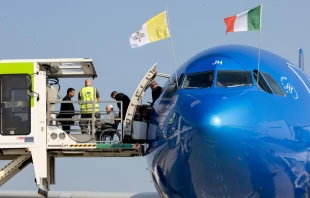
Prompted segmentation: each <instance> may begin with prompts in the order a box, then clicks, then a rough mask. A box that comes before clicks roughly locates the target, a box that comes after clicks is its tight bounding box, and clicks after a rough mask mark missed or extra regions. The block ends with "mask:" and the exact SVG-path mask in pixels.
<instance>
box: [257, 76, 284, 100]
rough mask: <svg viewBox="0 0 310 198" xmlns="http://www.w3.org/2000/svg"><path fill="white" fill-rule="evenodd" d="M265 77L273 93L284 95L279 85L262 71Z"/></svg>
mask: <svg viewBox="0 0 310 198" xmlns="http://www.w3.org/2000/svg"><path fill="white" fill-rule="evenodd" d="M262 73H263V75H264V77H265V79H266V80H267V82H268V83H269V85H270V87H271V89H272V90H273V92H274V93H275V94H278V95H280V96H285V94H284V92H283V90H282V89H281V87H280V85H279V84H278V83H277V82H276V81H275V80H274V79H273V78H272V76H270V75H269V74H268V73H265V72H262Z"/></svg>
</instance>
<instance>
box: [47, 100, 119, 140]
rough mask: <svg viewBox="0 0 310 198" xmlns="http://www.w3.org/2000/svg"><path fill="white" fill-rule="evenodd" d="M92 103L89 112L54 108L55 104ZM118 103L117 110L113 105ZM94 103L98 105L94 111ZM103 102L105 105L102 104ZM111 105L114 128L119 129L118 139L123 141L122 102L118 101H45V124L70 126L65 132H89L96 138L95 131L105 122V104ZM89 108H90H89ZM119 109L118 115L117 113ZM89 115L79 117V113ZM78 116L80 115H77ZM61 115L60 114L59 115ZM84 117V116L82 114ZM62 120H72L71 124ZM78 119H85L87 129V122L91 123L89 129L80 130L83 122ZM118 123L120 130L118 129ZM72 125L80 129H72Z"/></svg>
mask: <svg viewBox="0 0 310 198" xmlns="http://www.w3.org/2000/svg"><path fill="white" fill-rule="evenodd" d="M61 103H62V104H68V103H71V104H76V103H77V104H78V105H81V104H92V109H91V110H92V112H91V113H83V112H81V110H80V109H79V110H76V109H75V110H74V111H60V107H59V110H55V105H56V104H61ZM118 103H120V106H121V108H120V109H118V110H117V111H116V110H115V107H116V106H117V104H118ZM95 104H98V105H99V111H95ZM102 104H105V105H102ZM110 104H111V105H113V111H114V113H115V114H116V118H115V119H114V123H115V124H116V126H117V128H116V132H118V131H120V134H119V135H120V136H119V141H120V142H122V141H123V119H122V118H123V112H122V111H121V109H123V103H122V102H121V101H120V102H118V101H100V102H97V101H78V100H77V101H73V100H72V101H60V100H59V101H47V125H48V126H70V130H69V131H66V132H70V133H71V132H81V133H88V134H89V133H90V134H91V135H92V138H93V139H96V138H95V137H96V132H97V130H98V129H100V127H101V126H102V124H104V123H106V122H105V119H104V116H105V115H107V112H106V109H105V108H106V106H107V105H110ZM100 107H101V108H104V110H101V109H100ZM89 110H90V109H89ZM119 111H120V114H121V115H120V117H118V115H119ZM68 114H71V115H74V116H73V117H71V118H58V117H59V116H58V115H68ZM86 114H87V115H89V114H90V115H91V117H90V118H81V115H86ZM79 116H80V117H79ZM96 116H97V117H96ZM60 117H62V116H60ZM83 117H84V116H83ZM64 121H67V122H72V124H70V123H69V124H65V122H64ZM76 121H79V122H78V124H76ZM80 121H85V122H86V123H85V124H86V128H87V129H88V124H89V122H90V123H91V127H90V128H91V129H90V130H87V131H82V126H84V123H81V122H80ZM119 125H120V130H118V128H119ZM72 127H73V128H74V127H79V128H80V129H72Z"/></svg>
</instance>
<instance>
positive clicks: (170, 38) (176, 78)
mask: <svg viewBox="0 0 310 198" xmlns="http://www.w3.org/2000/svg"><path fill="white" fill-rule="evenodd" d="M166 18H167V25H168V32H169V40H170V46H171V52H172V59H173V66H174V73H175V81H176V84H177V88H178V87H179V85H178V75H177V71H176V66H175V56H174V50H173V44H172V36H171V30H170V23H169V17H168V0H167V1H166Z"/></svg>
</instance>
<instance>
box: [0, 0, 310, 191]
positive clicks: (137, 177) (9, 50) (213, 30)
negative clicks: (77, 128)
mask: <svg viewBox="0 0 310 198" xmlns="http://www.w3.org/2000/svg"><path fill="white" fill-rule="evenodd" d="M166 2H167V0H157V1H145V0H144V1H143V0H135V1H129V0H113V1H112V0H110V1H108V0H91V1H90V0H67V1H61V0H58V1H55V0H54V1H40V0H27V1H17V0H1V2H0V44H1V45H0V58H1V59H24V58H85V57H87V58H92V59H93V60H94V64H95V67H96V69H97V73H98V76H99V77H98V78H97V79H95V81H94V82H93V85H94V86H95V87H97V88H98V90H99V92H100V95H101V98H102V100H111V98H110V93H111V92H112V91H113V90H116V91H118V92H123V93H125V94H127V95H128V96H129V97H131V96H132V94H133V92H134V90H135V89H136V87H137V85H138V84H139V82H140V80H141V78H142V77H143V76H144V75H145V73H146V72H147V71H148V69H149V68H150V67H151V66H152V65H153V64H154V63H156V62H157V63H158V66H157V69H158V71H159V72H161V73H169V74H170V73H173V61H172V56H171V48H170V42H169V40H168V39H166V40H163V41H159V42H156V43H152V44H148V45H145V46H143V47H140V48H135V49H131V47H130V45H129V41H128V38H129V36H130V34H131V33H133V32H134V31H136V30H137V29H138V28H139V27H140V26H141V25H142V24H143V23H144V22H145V21H146V20H148V19H149V18H151V17H153V16H155V15H156V14H158V13H160V12H162V11H163V10H164V9H165V3H166ZM259 4H260V1H259V0H252V1H249V0H234V1H231V0H213V1H208V0H191V1H189V0H169V1H168V9H169V10H168V15H169V21H170V26H171V29H170V30H171V33H172V39H173V44H174V51H175V57H176V65H177V67H178V66H179V65H180V64H182V63H183V62H185V61H186V60H187V59H189V58H190V57H192V56H193V55H195V54H196V53H198V52H200V51H202V50H204V49H207V48H210V47H213V46H217V45H223V44H232V43H235V44H244V45H251V46H258V41H259V40H258V35H259V34H258V32H240V33H229V34H228V35H226V34H225V24H224V21H223V19H224V18H225V17H228V16H231V15H234V14H238V13H241V12H243V11H245V10H248V9H250V8H253V7H256V6H257V5H259ZM309 7H310V1H309V0H294V1H293V0H265V1H264V8H263V27H262V30H263V36H262V45H261V46H262V48H264V49H268V50H270V51H272V52H275V53H277V54H279V55H281V56H283V57H285V58H287V59H289V60H291V61H292V62H294V63H296V64H298V50H299V49H300V48H303V49H304V53H305V63H306V64H305V67H306V69H305V70H306V72H307V73H308V74H309V73H310V68H309V67H307V66H306V65H308V62H309V61H310V58H309V57H310V41H309V32H310V28H309V27H310V26H309V24H308V23H309V22H308V20H306V19H309V18H310V12H309ZM83 80H84V79H77V80H76V79H75V80H70V81H69V80H61V87H62V89H61V94H62V96H64V95H65V92H66V90H67V88H68V87H74V88H75V89H80V88H81V87H83ZM165 80H166V79H163V78H158V80H157V81H158V82H159V83H160V84H163V83H164V82H165ZM150 98H151V97H150V94H149V93H148V94H147V95H146V96H145V99H144V100H143V102H147V101H151V99H150ZM75 99H77V97H75ZM6 163H7V162H1V163H0V165H1V166H4V165H5V164H6ZM56 167H57V168H56V185H52V186H51V190H54V191H64V190H65V191H109V192H111V191H113V192H117V191H122V192H133V191H134V192H139V191H144V192H145V191H155V188H154V186H153V183H152V182H150V181H151V177H150V176H149V173H148V171H147V170H146V162H145V159H144V158H71V159H70V158H66V159H57V162H56ZM1 189H2V190H36V189H37V188H36V185H35V183H34V171H33V166H32V165H29V166H28V167H27V168H26V169H24V170H23V171H22V172H20V173H19V174H18V175H17V176H16V177H15V178H13V179H12V180H10V181H9V182H8V183H7V184H5V185H4V186H3V187H2V188H1Z"/></svg>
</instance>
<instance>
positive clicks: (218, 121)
mask: <svg viewBox="0 0 310 198" xmlns="http://www.w3.org/2000/svg"><path fill="white" fill-rule="evenodd" d="M259 60H260V61H259V67H258V48H255V47H250V46H242V45H224V46H219V47H214V48H211V49H207V50H205V51H203V52H201V53H199V54H197V55H196V56H194V57H193V58H191V59H190V60H188V61H187V62H186V63H185V64H184V65H183V66H181V67H180V68H179V69H178V70H177V71H176V75H177V78H176V76H175V75H174V74H172V75H171V80H168V81H167V83H166V84H165V85H164V86H163V88H164V90H163V92H162V94H161V95H160V97H159V98H158V99H157V101H156V102H155V104H154V106H153V112H152V116H151V121H150V123H151V124H150V127H149V131H148V134H149V136H154V137H156V138H154V139H152V140H151V139H150V140H148V143H149V147H148V149H147V150H146V156H147V162H148V166H149V170H150V173H151V177H152V178H153V182H154V185H155V187H156V189H157V191H158V192H159V194H160V196H161V197H169V198H173V197H186V198H196V197H197V198H214V197H227V198H228V197H229V198H250V197H251V198H254V197H266V198H267V197H268V198H272V197H308V196H310V194H309V184H310V181H309V179H310V175H309V172H310V163H309V158H310V135H309V130H310V110H309V109H307V108H308V104H309V101H310V94H309V93H310V89H309V88H310V81H309V80H310V79H309V77H308V76H307V74H306V73H305V72H304V71H303V70H304V66H303V64H304V63H303V52H302V51H300V62H299V63H300V65H299V66H296V65H294V64H293V63H292V62H290V61H288V60H286V59H284V58H282V57H280V56H278V55H276V54H273V53H271V52H268V51H265V50H262V49H261V50H260V59H259ZM176 79H177V80H176ZM154 126H155V127H154Z"/></svg>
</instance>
